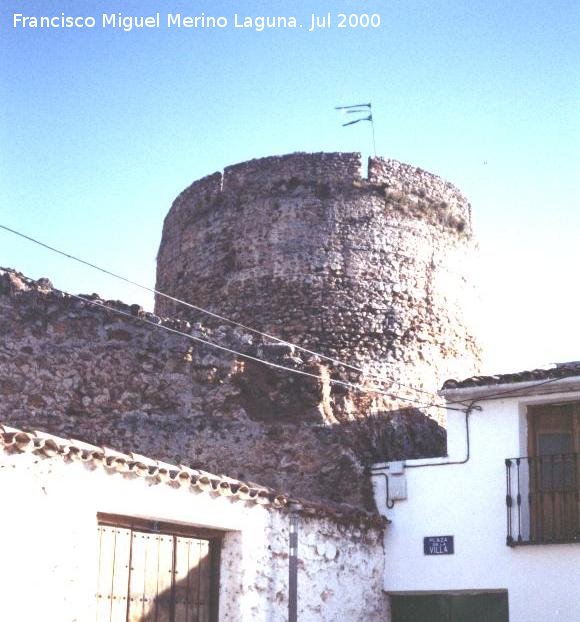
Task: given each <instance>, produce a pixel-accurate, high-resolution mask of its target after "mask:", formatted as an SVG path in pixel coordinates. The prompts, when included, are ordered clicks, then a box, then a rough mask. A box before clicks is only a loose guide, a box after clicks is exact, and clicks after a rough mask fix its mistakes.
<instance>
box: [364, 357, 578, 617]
mask: <svg viewBox="0 0 580 622" xmlns="http://www.w3.org/2000/svg"><path fill="white" fill-rule="evenodd" d="M442 395H443V396H444V398H445V400H446V407H447V421H448V426H447V439H448V448H447V456H446V457H444V458H437V459H429V460H408V461H405V462H399V463H381V464H376V465H374V467H373V485H374V492H375V498H376V501H377V506H378V508H379V510H380V511H381V513H382V514H383V515H384V516H386V517H388V518H389V519H390V520H391V521H392V524H391V525H389V529H388V530H387V531H386V533H385V562H386V563H385V574H384V589H385V591H386V592H387V593H388V594H389V595H390V601H391V608H392V622H411V621H412V622H427V621H428V622H439V621H443V620H445V621H446V622H458V621H461V622H465V621H469V622H489V621H490V620H493V622H507V621H508V620H509V621H510V622H544V621H545V620H554V621H558V622H577V621H578V620H580V598H579V597H578V594H579V593H580V519H579V515H580V507H579V503H580V502H579V482H580V472H579V468H580V467H579V462H580V364H577V363H574V364H564V365H559V366H556V367H555V368H553V369H548V370H535V371H532V372H522V373H517V374H505V375H500V376H492V377H474V378H470V379H468V380H465V381H461V382H456V381H448V382H446V383H445V385H444V387H443V391H442Z"/></svg>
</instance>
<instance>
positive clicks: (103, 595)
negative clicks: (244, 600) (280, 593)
mask: <svg viewBox="0 0 580 622" xmlns="http://www.w3.org/2000/svg"><path fill="white" fill-rule="evenodd" d="M98 529H99V543H98V546H99V550H98V553H99V568H98V583H97V592H96V608H97V618H96V619H97V622H215V621H217V604H218V603H217V601H218V570H219V551H220V544H221V534H220V533H219V532H210V531H207V530H199V529H193V528H188V527H186V526H182V525H173V524H168V523H158V522H155V521H145V520H140V519H131V518H127V517H120V516H112V515H99V528H98Z"/></svg>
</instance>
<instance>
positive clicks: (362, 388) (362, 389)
mask: <svg viewBox="0 0 580 622" xmlns="http://www.w3.org/2000/svg"><path fill="white" fill-rule="evenodd" d="M53 291H55V292H58V293H60V294H62V295H63V296H69V297H71V298H74V299H76V300H79V301H81V302H83V303H87V304H90V305H93V306H96V307H100V308H101V309H105V310H107V311H111V312H113V313H116V314H118V315H122V316H125V317H128V318H131V319H132V320H135V321H138V322H142V323H144V324H147V325H149V326H153V327H155V328H161V329H163V330H166V331H168V332H171V333H174V334H176V335H181V336H182V337H186V338H187V339H190V340H192V341H196V342H198V343H202V344H204V345H207V346H210V347H212V348H217V349H218V350H222V351H224V352H229V353H230V354H234V355H235V356H239V357H241V358H244V359H247V360H250V361H254V362H256V363H261V364H262V365H266V366H267V367H273V368H275V369H280V370H283V371H288V372H291V373H294V374H299V375H301V376H308V377H310V378H315V379H316V380H326V379H327V378H324V377H323V376H321V375H319V374H313V373H311V372H307V371H303V370H300V369H293V368H292V367H286V366H285V365H280V364H279V363H273V362H272V361H266V360H264V359H261V358H258V357H255V356H252V355H251V354H245V353H243V352H238V351H237V350H234V349H233V348H228V347H227V346H222V345H220V344H217V343H214V342H212V341H208V340H207V339H202V338H201V337H196V336H195V335H189V334H188V333H184V332H183V331H180V330H177V329H175V328H171V327H169V326H165V325H164V324H160V323H157V322H152V321H151V320H148V319H146V318H143V317H139V316H135V315H133V314H131V313H128V312H127V311H123V310H121V309H116V308H115V307H111V306H109V305H107V304H105V303H104V302H100V301H96V300H91V299H90V298H84V297H83V296H79V295H76V294H70V293H68V292H64V291H62V290H60V289H57V288H53ZM328 382H330V383H331V384H335V385H339V386H343V387H348V388H351V389H356V390H357V391H360V392H362V393H371V394H373V395H377V394H378V395H384V396H385V397H389V398H390V399H394V400H401V401H404V402H410V403H412V404H418V405H423V406H426V407H433V408H443V409H445V410H457V411H459V412H463V410H462V409H460V408H452V407H447V406H442V405H440V404H433V403H428V402H422V401H418V400H413V399H411V398H407V397H402V396H400V395H396V394H394V393H387V392H386V391H383V390H381V389H377V388H374V389H371V388H368V387H365V386H363V385H360V384H356V383H353V382H347V381H345V380H338V379H336V378H328Z"/></svg>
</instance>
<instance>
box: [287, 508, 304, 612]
mask: <svg viewBox="0 0 580 622" xmlns="http://www.w3.org/2000/svg"><path fill="white" fill-rule="evenodd" d="M288 509H289V510H290V538H289V542H288V552H289V555H288V622H297V619H298V512H299V511H300V510H301V509H302V505H301V504H300V503H298V502H297V501H289V502H288Z"/></svg>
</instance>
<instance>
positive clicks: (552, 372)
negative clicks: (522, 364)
mask: <svg viewBox="0 0 580 622" xmlns="http://www.w3.org/2000/svg"><path fill="white" fill-rule="evenodd" d="M574 376H580V361H572V362H569V363H556V364H555V365H554V366H553V367H550V368H544V369H531V370H525V371H519V372H515V373H511V374H497V375H495V376H472V377H471V378H466V379H465V380H447V381H445V383H444V384H443V387H442V390H443V391H447V390H449V389H466V388H470V387H487V386H493V385H498V384H515V383H517V382H534V381H539V382H541V381H546V382H551V381H554V380H560V379H561V378H571V377H574Z"/></svg>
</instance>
